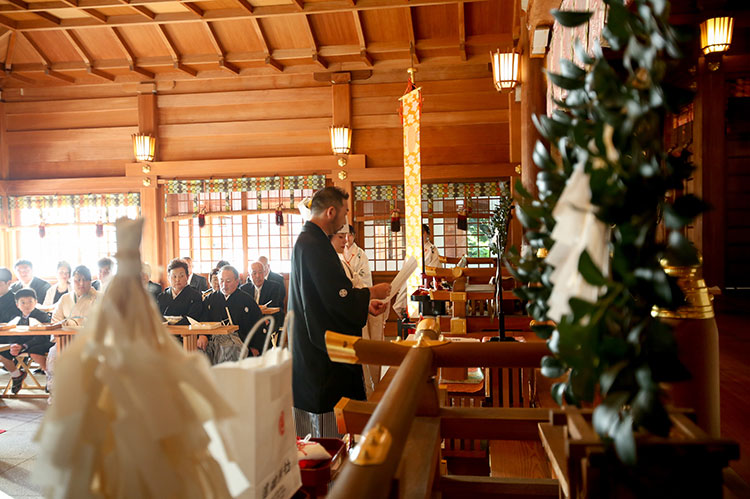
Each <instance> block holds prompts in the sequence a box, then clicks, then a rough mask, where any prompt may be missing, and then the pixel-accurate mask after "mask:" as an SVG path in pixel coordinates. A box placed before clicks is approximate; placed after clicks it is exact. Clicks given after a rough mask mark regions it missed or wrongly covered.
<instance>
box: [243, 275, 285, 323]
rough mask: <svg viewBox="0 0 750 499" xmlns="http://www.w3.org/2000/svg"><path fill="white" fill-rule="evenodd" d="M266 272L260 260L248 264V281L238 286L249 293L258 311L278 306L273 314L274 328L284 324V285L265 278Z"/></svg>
mask: <svg viewBox="0 0 750 499" xmlns="http://www.w3.org/2000/svg"><path fill="white" fill-rule="evenodd" d="M265 275H266V272H265V268H264V266H263V264H262V263H261V262H260V261H257V262H253V263H251V264H250V282H248V283H247V284H243V285H242V286H240V289H241V290H242V291H244V292H245V293H247V294H249V295H250V297H251V298H252V299H253V301H254V302H255V303H257V304H258V306H259V307H260V311H261V312H263V313H265V309H266V308H278V309H279V311H278V312H276V313H275V314H273V319H274V321H276V328H277V329H278V328H280V327H281V326H282V325H283V324H284V315H285V310H284V297H285V295H286V293H284V287H283V286H281V285H279V283H277V282H274V281H269V280H268V279H266V278H265Z"/></svg>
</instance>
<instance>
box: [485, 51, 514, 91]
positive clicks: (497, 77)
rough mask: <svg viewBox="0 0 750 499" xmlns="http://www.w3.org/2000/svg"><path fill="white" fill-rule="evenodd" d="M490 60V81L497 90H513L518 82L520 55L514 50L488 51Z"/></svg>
mask: <svg viewBox="0 0 750 499" xmlns="http://www.w3.org/2000/svg"><path fill="white" fill-rule="evenodd" d="M490 59H491V60H492V81H493V82H494V83H495V88H496V89H497V91H498V92H505V91H508V92H509V91H511V90H513V89H514V88H515V87H516V85H517V84H518V75H519V70H518V68H519V65H520V62H521V57H520V56H519V54H518V53H517V52H516V51H515V50H510V51H507V52H501V51H500V49H498V50H496V51H495V52H490Z"/></svg>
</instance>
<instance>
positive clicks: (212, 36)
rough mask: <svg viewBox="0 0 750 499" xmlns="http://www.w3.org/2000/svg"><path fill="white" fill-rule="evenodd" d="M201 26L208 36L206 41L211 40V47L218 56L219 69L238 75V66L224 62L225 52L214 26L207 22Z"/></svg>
mask: <svg viewBox="0 0 750 499" xmlns="http://www.w3.org/2000/svg"><path fill="white" fill-rule="evenodd" d="M203 26H204V27H205V29H206V32H207V34H208V39H209V40H211V45H213V47H214V50H215V51H216V52H217V54H218V55H219V67H221V68H223V69H226V70H227V71H229V72H231V73H234V74H236V75H239V74H240V71H241V69H240V68H239V66H237V65H235V64H232V63H231V62H227V60H226V57H227V51H226V49H225V48H224V45H223V44H222V43H221V39H220V38H219V35H218V34H217V33H216V30H215V29H214V26H213V25H212V24H211V23H209V22H205V23H203Z"/></svg>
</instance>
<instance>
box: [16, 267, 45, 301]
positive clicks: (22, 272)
mask: <svg viewBox="0 0 750 499" xmlns="http://www.w3.org/2000/svg"><path fill="white" fill-rule="evenodd" d="M13 267H14V269H15V271H16V276H17V277H18V281H16V282H14V283H13V285H12V286H11V287H10V290H11V291H12V292H13V293H16V292H17V291H18V290H20V289H23V288H27V289H28V288H31V289H33V290H34V292H35V293H36V295H37V296H47V290H48V289H49V283H48V282H47V281H43V280H42V279H39V278H38V277H34V270H33V265H31V262H30V261H28V260H18V261H17V262H16V264H15V265H14V266H13Z"/></svg>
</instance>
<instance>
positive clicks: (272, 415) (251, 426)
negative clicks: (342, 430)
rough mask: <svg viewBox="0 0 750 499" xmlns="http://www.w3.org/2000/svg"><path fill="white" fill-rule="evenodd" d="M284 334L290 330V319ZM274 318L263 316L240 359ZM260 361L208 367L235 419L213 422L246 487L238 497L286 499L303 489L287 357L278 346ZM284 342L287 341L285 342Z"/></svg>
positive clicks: (264, 350) (288, 355) (246, 360)
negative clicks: (258, 332)
mask: <svg viewBox="0 0 750 499" xmlns="http://www.w3.org/2000/svg"><path fill="white" fill-rule="evenodd" d="M291 315H292V314H289V315H287V321H286V322H285V325H284V333H282V335H284V334H285V332H286V331H289V328H290V327H291V325H290V324H291V323H290V317H291ZM269 322H270V326H269V327H268V331H273V318H272V317H271V316H266V317H264V318H263V319H261V321H259V322H258V323H257V324H256V325H255V326H254V327H253V329H252V330H251V331H250V333H248V335H247V338H246V339H245V348H243V354H242V355H241V358H242V357H243V356H244V355H246V353H245V352H246V350H247V345H248V344H249V342H250V340H251V338H252V336H253V334H255V332H256V331H257V330H258V329H259V328H260V327H261V326H263V325H265V324H266V323H269ZM270 336H271V334H270V333H268V338H266V344H265V347H264V348H263V353H262V354H261V356H260V357H248V358H245V359H242V360H239V361H237V362H224V363H222V364H218V365H216V366H213V367H212V368H211V372H212V373H213V376H214V379H215V381H216V385H217V386H218V388H219V391H220V392H221V393H222V395H224V397H225V398H226V400H227V402H229V403H230V405H231V406H232V408H233V409H234V410H235V413H236V416H235V417H233V418H229V419H225V420H223V421H220V422H218V423H217V428H218V430H219V433H220V435H221V438H222V440H223V441H224V446H225V447H226V450H227V454H228V455H229V456H230V458H231V459H232V460H233V461H235V462H237V463H239V465H240V468H241V469H242V472H243V473H244V475H245V477H246V478H247V480H248V481H249V483H250V485H249V487H248V488H247V489H246V490H245V491H244V492H243V493H241V494H240V495H238V496H237V497H240V498H248V499H249V498H253V499H269V498H273V499H287V498H289V497H291V496H292V495H294V493H295V492H296V491H297V489H299V487H300V486H301V485H302V480H301V478H300V472H299V465H298V464H297V444H296V434H295V431H294V420H293V415H292V356H291V353H290V352H289V349H288V348H284V346H283V345H281V346H279V347H274V348H270V349H269V348H268V344H269V339H270ZM284 339H286V338H285V337H284Z"/></svg>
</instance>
